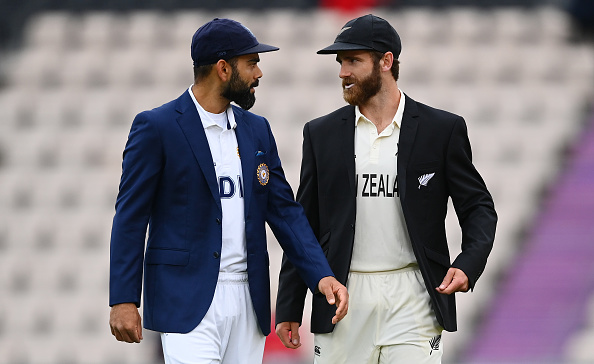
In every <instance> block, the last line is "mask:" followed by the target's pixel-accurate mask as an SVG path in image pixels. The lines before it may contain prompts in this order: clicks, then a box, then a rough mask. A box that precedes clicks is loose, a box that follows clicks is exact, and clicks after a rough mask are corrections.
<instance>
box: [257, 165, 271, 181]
mask: <svg viewBox="0 0 594 364" xmlns="http://www.w3.org/2000/svg"><path fill="white" fill-rule="evenodd" d="M256 173H257V174H258V182H260V184H261V185H262V186H266V184H268V178H269V177H270V171H269V170H268V166H267V165H266V163H262V164H260V165H259V166H258V171H257V172H256Z"/></svg>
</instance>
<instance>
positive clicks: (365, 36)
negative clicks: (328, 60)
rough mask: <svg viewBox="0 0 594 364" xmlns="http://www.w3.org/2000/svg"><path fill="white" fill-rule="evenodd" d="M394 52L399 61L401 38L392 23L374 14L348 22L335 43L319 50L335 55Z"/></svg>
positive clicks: (319, 52) (321, 52) (320, 52)
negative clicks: (361, 51) (362, 51)
mask: <svg viewBox="0 0 594 364" xmlns="http://www.w3.org/2000/svg"><path fill="white" fill-rule="evenodd" d="M359 50H368V51H378V52H381V53H386V52H392V53H393V54H394V58H396V59H398V57H399V56H400V51H401V50H402V44H401V43H400V36H399V35H398V33H397V32H396V29H394V28H393V27H392V26H391V25H390V23H388V22H387V21H386V20H384V19H382V18H380V17H379V16H375V15H372V14H368V15H364V16H361V17H359V18H356V19H353V20H350V21H348V22H347V23H346V24H345V25H344V26H343V27H342V29H341V30H340V33H338V35H337V36H336V39H335V40H334V43H333V44H331V45H329V46H328V47H326V48H324V49H322V50H319V51H318V54H335V53H337V52H338V51H359Z"/></svg>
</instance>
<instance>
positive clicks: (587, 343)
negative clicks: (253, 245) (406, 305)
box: [0, 0, 594, 364]
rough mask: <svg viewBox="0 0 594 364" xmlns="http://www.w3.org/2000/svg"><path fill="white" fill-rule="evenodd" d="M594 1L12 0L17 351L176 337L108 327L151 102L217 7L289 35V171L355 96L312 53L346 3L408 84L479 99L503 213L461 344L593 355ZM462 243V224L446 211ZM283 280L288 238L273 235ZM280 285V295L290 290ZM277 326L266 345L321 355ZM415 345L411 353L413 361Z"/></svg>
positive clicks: (451, 348)
mask: <svg viewBox="0 0 594 364" xmlns="http://www.w3.org/2000/svg"><path fill="white" fill-rule="evenodd" d="M593 8H594V1H592V0H583V1H579V0H576V1H571V0H551V1H536V0H532V1H530V0H502V1H496V0H482V1H481V0H475V1H471V0H320V1H318V0H253V1H251V2H246V1H244V0H226V1H219V0H201V1H185V0H184V1H182V0H145V1H139V0H117V1H116V0H103V1H98V0H60V1H58V0H37V1H34V0H21V1H15V0H0V363H2V364H74V363H81V364H83V363H89V364H90V363H96V364H118V363H122V364H127V363H130V364H132V363H134V364H136V363H138V364H140V363H143V364H152V363H159V362H162V354H161V347H160V341H159V339H158V336H157V335H156V334H154V333H151V332H148V331H146V330H145V332H144V334H145V340H144V341H143V342H142V343H141V344H135V345H132V344H123V343H118V342H116V340H115V339H114V338H113V337H112V336H111V334H110V330H109V326H108V316H109V307H108V297H107V295H108V271H109V235H110V229H111V219H112V217H113V213H114V203H115V197H116V194H117V187H118V183H119V177H120V173H121V156H122V151H123V149H124V144H125V142H126V139H127V134H128V130H129V128H130V125H131V122H132V119H133V117H134V115H135V114H136V113H138V112H140V111H142V110H145V109H149V108H153V107H156V106H159V105H161V104H163V103H165V102H168V101H169V100H172V99H174V98H176V97H178V96H179V95H180V94H181V93H182V92H184V91H185V90H186V89H187V88H188V87H189V86H190V84H191V83H192V62H191V59H190V42H191V37H192V35H193V33H194V31H195V30H196V29H197V28H198V27H199V26H201V25H202V24H204V23H205V22H207V21H209V20H211V19H212V18H214V17H229V18H232V19H235V20H238V21H240V22H242V23H243V24H244V25H246V26H247V27H249V28H250V29H251V30H252V31H253V32H254V33H255V35H256V36H257V37H258V39H259V40H260V41H261V42H264V43H268V44H273V45H276V46H279V47H280V48H281V51H280V52H275V53H269V54H264V55H262V56H261V60H262V61H261V68H262V70H263V72H264V77H263V78H262V80H261V84H260V87H258V89H257V92H256V95H257V99H258V101H257V102H256V105H255V107H254V108H253V111H254V112H255V113H258V114H261V115H263V116H265V117H267V118H268V119H269V121H270V122H271V124H272V127H273V131H274V133H275V136H276V138H277V143H278V145H279V151H280V154H281V159H282V161H283V166H284V168H285V172H286V174H287V177H288V180H289V182H290V183H291V185H292V186H293V188H294V189H296V188H297V185H298V180H299V164H300V158H301V130H302V127H303V124H304V123H305V122H307V121H308V120H310V119H312V118H314V117H317V116H320V115H323V114H326V113H328V112H330V111H332V110H334V109H336V108H338V107H340V106H342V105H343V104H344V101H343V100H342V96H341V90H340V80H339V78H338V71H339V68H338V64H337V63H336V62H335V59H334V57H332V56H320V55H316V54H315V52H316V51H317V50H319V49H321V48H323V47H324V46H326V45H328V44H330V43H332V42H333V40H334V38H335V36H336V34H337V33H338V31H339V30H340V29H341V27H342V25H343V24H344V23H345V22H346V21H347V20H349V19H351V18H354V17H356V16H359V15H363V14H366V13H369V12H373V13H374V14H376V15H379V16H381V17H384V18H385V19H387V20H388V21H390V23H391V24H392V25H393V26H394V27H395V28H396V30H397V31H398V32H399V33H400V35H401V38H402V43H403V51H402V54H401V57H400V61H401V72H400V74H401V80H400V81H399V86H400V88H401V89H402V90H403V91H404V92H405V93H407V94H408V95H409V96H411V97H412V98H414V99H416V100H418V101H420V102H423V103H427V104H429V105H431V106H435V107H438V108H443V109H446V110H449V111H451V112H454V113H457V114H460V115H462V116H464V117H465V119H466V121H467V123H468V129H469V134H470V139H471V143H472V146H473V152H474V160H475V163H476V165H477V167H478V169H479V170H480V171H481V173H482V174H483V176H484V178H485V180H486V183H487V185H488V187H489V189H490V191H491V192H492V194H493V197H494V199H495V204H496V208H497V211H498V214H499V218H500V220H499V221H500V222H499V225H498V231H497V237H496V240H495V247H494V249H493V252H492V254H491V257H490V259H489V262H488V264H487V269H486V270H485V273H484V274H483V276H482V278H481V279H480V280H479V282H478V284H477V286H476V289H475V291H474V292H472V293H466V294H458V295H457V298H458V312H459V318H458V320H459V331H458V332H456V333H446V334H444V339H443V343H444V347H445V356H444V360H443V361H444V363H445V364H452V363H469V364H470V363H473V364H474V363H477V364H479V363H484V364H486V363H594V264H592V262H593V261H594V113H593V109H594V108H593V107H592V106H593V105H594V43H593V39H594V36H593V34H594V25H593V24H594V9H593ZM447 224H448V238H449V241H450V246H451V251H452V256H455V255H456V254H457V253H458V252H459V250H460V248H459V246H460V232H459V227H458V224H457V221H456V218H455V215H454V214H453V213H452V214H451V215H450V216H448V219H447ZM269 250H270V254H271V255H270V256H271V267H270V269H271V276H272V282H271V286H272V291H273V292H276V287H277V274H278V270H279V266H280V259H281V250H280V248H279V247H278V244H277V242H276V241H275V240H274V237H273V236H272V234H270V239H269ZM274 299H275V297H273V302H274ZM308 321H309V319H308V312H306V317H305V320H304V326H303V327H302V337H303V338H304V341H305V343H304V346H303V347H302V348H301V349H299V350H297V351H289V350H288V349H284V348H283V347H282V345H281V344H280V342H279V341H278V339H277V338H276V336H275V335H274V334H273V335H271V336H269V338H268V341H267V346H266V353H265V363H266V364H277V363H279V364H280V363H283V364H284V363H287V364H302V363H311V362H312V358H313V348H312V341H313V338H312V336H311V335H308V334H306V333H307V332H308V330H309V322H308ZM413 364H414V363H413Z"/></svg>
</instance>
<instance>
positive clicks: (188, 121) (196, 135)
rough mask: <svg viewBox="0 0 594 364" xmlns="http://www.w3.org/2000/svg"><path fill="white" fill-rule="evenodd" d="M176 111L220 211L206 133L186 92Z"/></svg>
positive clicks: (219, 200)
mask: <svg viewBox="0 0 594 364" xmlns="http://www.w3.org/2000/svg"><path fill="white" fill-rule="evenodd" d="M176 110H177V111H178V112H179V113H180V114H181V115H180V116H179V117H178V118H177V123H178V124H179V126H180V128H181V129H182V131H183V133H184V135H185V136H186V139H187V141H188V143H189V144H190V148H191V149H192V152H193V153H194V157H195V158H196V161H197V162H198V165H199V166H200V169H201V170H202V173H203V174H204V178H205V179H206V182H207V184H208V187H209V188H210V192H211V194H212V197H213V198H214V200H215V202H216V204H217V206H218V207H219V209H220V210H221V211H222V208H221V199H220V196H219V186H218V184H217V176H216V172H215V169H214V162H213V160H212V154H211V153H210V148H209V146H208V140H207V139H206V133H205V132H204V127H203V126H202V121H201V120H200V116H199V115H198V110H196V106H195V105H194V102H193V101H192V98H191V97H190V95H189V94H188V92H185V93H184V94H183V95H182V96H181V97H180V98H179V99H178V103H177V108H176Z"/></svg>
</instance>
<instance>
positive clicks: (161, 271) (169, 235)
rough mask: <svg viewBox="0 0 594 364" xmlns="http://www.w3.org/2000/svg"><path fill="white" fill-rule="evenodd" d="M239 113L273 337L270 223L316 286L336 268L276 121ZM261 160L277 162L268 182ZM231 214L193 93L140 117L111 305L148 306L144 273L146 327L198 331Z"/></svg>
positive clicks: (258, 264) (250, 212) (261, 300)
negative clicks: (305, 204)
mask: <svg viewBox="0 0 594 364" xmlns="http://www.w3.org/2000/svg"><path fill="white" fill-rule="evenodd" d="M233 112H234V116H235V121H236V123H237V128H236V135H237V143H238V146H239V153H240V156H241V166H242V171H243V177H242V178H243V184H244V186H243V187H244V204H245V233H246V246H247V273H248V279H249V289H250V294H251V298H252V302H253V306H254V309H255V312H256V316H257V318H258V323H259V325H260V328H261V330H262V333H263V334H264V335H267V334H269V333H270V318H271V312H270V279H269V258H268V251H267V245H266V230H265V222H267V223H268V225H269V226H270V227H271V229H272V231H273V233H274V234H275V236H276V237H277V239H278V241H279V242H280V244H281V246H282V248H283V250H284V252H285V254H286V255H287V256H288V257H289V259H291V261H292V262H293V264H294V265H295V266H296V267H298V270H299V272H300V274H301V276H302V278H303V280H304V281H305V282H306V284H307V286H308V287H309V288H310V289H311V290H312V291H315V289H316V287H317V284H318V282H319V280H320V279H322V278H323V277H326V276H333V273H332V271H331V270H330V267H329V265H328V262H327V261H326V259H325V256H324V254H323V252H322V249H321V248H320V245H319V244H318V242H317V240H316V238H315V235H314V234H313V232H312V230H311V227H310V225H309V222H308V220H307V218H306V217H305V214H304V212H303V209H302V207H301V206H300V205H299V204H298V203H296V202H295V200H294V197H293V191H292V190H291V187H290V186H289V184H288V183H287V181H286V179H285V176H284V172H283V169H282V167H281V161H280V159H279V156H278V152H277V147H276V143H275V141H274V137H273V135H272V131H271V130H270V125H269V123H268V121H267V120H266V119H265V118H263V117H261V116H258V115H255V114H252V113H250V112H247V111H245V110H243V109H240V108H238V107H236V106H233ZM260 165H266V166H267V167H268V169H269V180H268V182H267V183H264V182H265V180H262V183H261V182H260V180H259V179H258V177H257V170H258V167H259V166H260ZM222 218H223V217H222V210H221V203H220V197H219V187H218V183H217V178H216V174H215V169H214V164H213V160H212V157H211V153H210V149H209V146H208V141H207V139H206V134H205V132H204V128H203V126H202V122H201V120H200V117H199V115H198V111H197V110H196V106H195V105H194V103H193V101H192V99H191V97H190V95H189V93H188V92H187V91H186V92H184V93H183V94H182V95H181V96H180V97H179V98H178V99H176V100H174V101H171V102H169V103H167V104H165V105H162V106H160V107H158V108H156V109H153V110H150V111H144V112H142V113H140V114H138V115H137V116H136V118H135V119H134V122H133V123H132V127H131V130H130V134H129V136H128V141H127V143H126V148H125V150H124V154H123V162H122V177H121V181H120V186H119V193H118V197H117V202H116V212H115V216H114V219H113V227H112V232H111V252H110V287H109V291H110V297H109V304H110V306H113V305H115V304H118V303H125V302H133V303H135V304H136V306H137V307H139V306H140V296H141V293H142V278H143V271H144V295H143V298H144V307H143V316H144V327H145V328H147V329H150V330H155V331H160V332H178V333H187V332H190V331H191V330H193V329H194V328H195V327H196V326H197V325H198V324H199V323H200V321H201V320H202V318H203V317H204V315H205V314H206V312H207V310H208V308H209V306H210V304H211V301H212V298H213V296H214V291H215V287H216V285H217V278H218V273H219V265H220V253H221V244H222V225H221V220H222ZM147 225H148V239H146V234H147ZM145 240H146V247H145Z"/></svg>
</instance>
